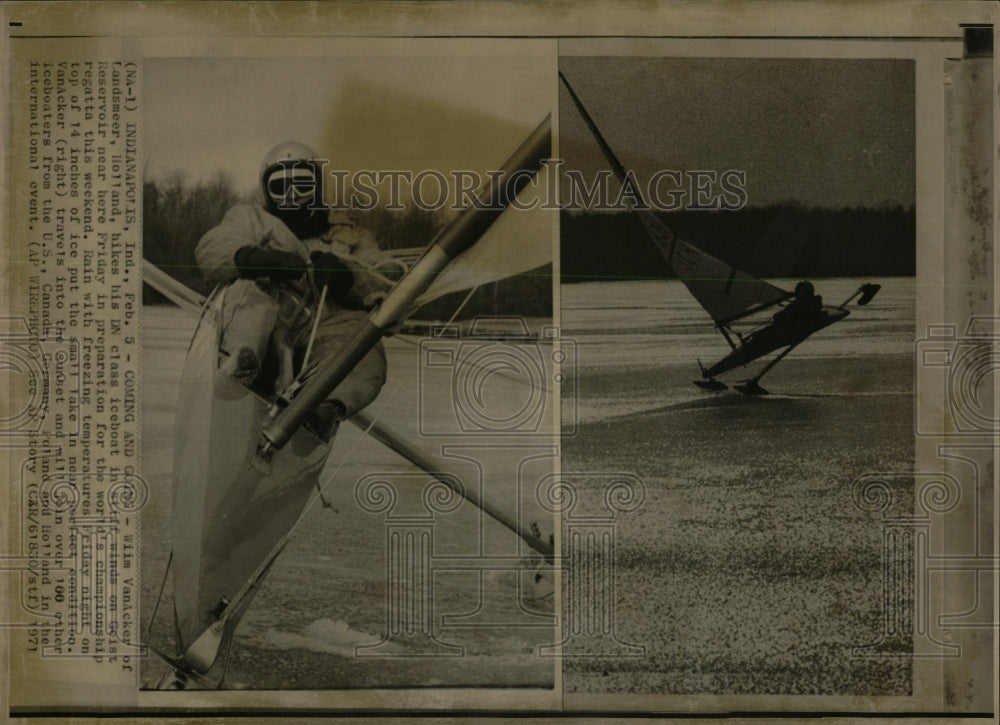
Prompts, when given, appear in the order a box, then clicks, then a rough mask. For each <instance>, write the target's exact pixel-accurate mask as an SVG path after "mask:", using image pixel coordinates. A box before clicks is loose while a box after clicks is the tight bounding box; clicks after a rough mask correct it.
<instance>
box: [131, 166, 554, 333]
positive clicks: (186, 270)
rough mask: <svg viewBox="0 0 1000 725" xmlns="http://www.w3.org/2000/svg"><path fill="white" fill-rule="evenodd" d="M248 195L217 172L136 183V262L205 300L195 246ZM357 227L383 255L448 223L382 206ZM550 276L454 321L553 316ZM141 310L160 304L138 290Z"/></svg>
mask: <svg viewBox="0 0 1000 725" xmlns="http://www.w3.org/2000/svg"><path fill="white" fill-rule="evenodd" d="M255 196H256V194H255V192H252V193H249V194H240V193H238V192H237V191H236V188H235V184H234V182H233V178H232V176H231V175H229V174H228V173H225V172H221V171H220V172H217V173H216V174H215V175H213V176H211V177H209V178H208V179H207V180H200V181H198V182H196V183H191V182H189V181H188V180H187V179H186V178H185V177H184V176H183V175H182V174H172V175H170V176H168V177H166V178H165V179H161V180H150V179H147V180H146V181H145V182H144V183H143V197H142V211H143V227H142V229H143V231H142V236H143V240H142V241H143V256H144V257H145V258H146V259H147V260H149V261H150V262H152V263H153V264H155V265H157V266H158V267H160V268H162V269H163V270H164V271H165V272H167V273H168V274H170V275H171V276H172V277H174V278H175V279H176V280H178V281H179V282H182V283H183V284H185V285H187V286H188V287H191V288H192V289H195V290H197V291H198V292H200V293H201V294H208V293H209V292H210V291H211V289H210V285H209V284H208V283H207V282H206V281H205V279H204V277H203V276H202V274H201V271H200V269H199V268H198V264H197V262H196V260H195V256H194V250H195V247H196V246H197V244H198V240H199V239H201V237H202V235H203V234H205V232H207V231H208V230H209V229H211V228H212V227H214V226H215V225H216V224H218V223H219V222H220V221H222V217H223V216H225V214H226V212H227V211H228V210H229V209H230V208H231V207H232V206H233V205H235V204H237V203H239V202H248V203H256V202H257V200H256V198H255ZM358 216H359V219H360V222H361V224H362V225H363V226H364V227H366V228H368V229H369V230H371V232H372V233H373V234H374V235H375V238H376V239H378V240H379V244H380V245H381V246H382V248H383V249H405V248H412V247H425V246H426V245H427V244H429V243H430V241H431V240H432V239H433V238H434V235H435V234H437V232H438V231H439V230H440V229H441V228H442V227H443V226H444V225H445V224H446V223H447V221H448V218H446V217H445V216H444V215H443V214H441V213H439V212H437V211H432V210H427V209H421V208H419V207H417V206H415V205H412V206H409V207H407V208H406V209H404V210H387V209H385V208H383V207H378V208H375V209H372V210H371V211H366V212H363V213H360V214H359V215H358ZM551 275H552V270H551V266H548V267H546V268H544V269H541V270H534V271H533V272H531V273H528V274H525V275H521V276H517V277H511V278H508V279H504V280H500V281H498V282H494V283H491V284H487V285H483V286H482V287H480V288H479V289H477V290H476V291H475V292H474V293H473V294H472V296H471V297H470V299H469V300H468V301H467V302H466V303H465V304H464V305H463V306H462V308H461V312H460V314H459V317H460V318H469V317H473V316H476V315H510V314H520V315H526V316H529V317H550V316H551V315H552V276H551ZM467 295H468V292H457V293H454V294H451V295H445V296H443V297H440V298H438V299H436V300H433V301H431V302H429V303H428V304H426V305H424V306H423V307H422V308H421V309H420V310H419V311H418V313H417V315H416V316H417V317H418V318H421V319H427V320H447V319H450V318H451V317H452V314H453V313H454V311H455V310H456V309H458V307H459V305H460V304H461V303H462V301H463V300H464V299H465V297H466V296H467ZM143 302H144V303H145V304H162V303H166V302H167V300H166V298H164V297H163V296H162V295H160V294H159V293H158V292H157V291H156V290H154V289H153V288H151V287H150V286H149V285H144V286H143Z"/></svg>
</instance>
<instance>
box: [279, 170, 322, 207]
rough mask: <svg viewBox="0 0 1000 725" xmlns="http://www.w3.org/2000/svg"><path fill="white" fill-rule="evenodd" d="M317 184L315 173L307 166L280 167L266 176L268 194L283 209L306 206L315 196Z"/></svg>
mask: <svg viewBox="0 0 1000 725" xmlns="http://www.w3.org/2000/svg"><path fill="white" fill-rule="evenodd" d="M318 186H319V184H318V182H317V180H316V174H315V173H314V172H313V170H312V169H309V168H302V167H282V168H278V169H275V170H274V171H272V172H271V174H270V176H268V177H267V193H268V196H270V197H271V201H273V202H274V203H275V204H276V205H278V206H279V207H282V208H285V209H287V208H296V209H301V208H302V207H305V206H307V205H308V204H309V203H310V202H311V201H312V200H313V198H314V197H315V196H316V191H317V187H318Z"/></svg>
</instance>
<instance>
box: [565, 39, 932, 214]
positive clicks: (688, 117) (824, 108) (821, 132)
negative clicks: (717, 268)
mask: <svg viewBox="0 0 1000 725" xmlns="http://www.w3.org/2000/svg"><path fill="white" fill-rule="evenodd" d="M559 64H560V69H561V70H562V71H563V72H564V73H565V75H566V77H567V79H568V80H569V82H570V84H571V85H572V86H573V88H574V90H575V91H576V93H577V95H578V96H579V97H580V98H581V100H582V101H583V104H584V105H585V106H586V107H587V109H588V111H589V112H590V114H591V116H592V117H593V118H594V121H595V123H596V124H597V126H598V128H599V129H600V130H601V132H602V133H603V134H604V136H605V138H606V139H607V141H608V143H609V145H610V146H611V147H612V149H613V150H614V151H615V153H616V154H617V155H618V157H619V159H620V160H621V161H622V163H623V165H624V166H625V167H626V168H631V169H633V170H634V171H636V173H637V175H638V176H639V177H640V178H648V177H649V176H650V175H651V174H653V173H654V172H655V171H656V170H658V169H677V170H682V171H683V170H689V169H706V170H717V171H719V172H722V171H724V170H727V169H740V170H745V171H746V175H747V182H746V191H747V205H748V206H766V205H768V204H773V203H784V202H797V203H800V204H804V205H806V206H827V207H834V208H837V207H844V206H847V207H852V206H870V207H880V206H886V205H888V206H892V205H896V204H902V205H903V206H910V205H913V204H914V184H915V148H914V143H915V141H914V138H915V137H914V123H915V120H914V113H915V96H914V88H915V77H914V73H915V69H914V65H913V62H912V61H908V60H853V59H851V60H843V59H811V60H806V59H767V58H746V59H743V58H651V57H625V58H608V57H570V58H561V59H560V62H559ZM559 103H560V149H561V155H562V156H563V157H564V158H565V159H566V163H567V167H569V168H573V167H578V168H581V169H582V170H585V171H586V170H590V169H593V168H597V167H598V166H602V167H606V166H607V165H606V164H605V163H604V160H603V157H601V156H600V152H599V150H597V147H596V145H595V144H594V143H593V141H592V140H591V137H590V134H589V132H588V130H587V128H586V126H584V124H583V121H582V120H581V119H580V117H579V115H578V114H577V112H576V110H575V109H574V108H573V106H572V103H571V101H570V98H569V96H568V94H566V93H565V91H563V90H560V96H559Z"/></svg>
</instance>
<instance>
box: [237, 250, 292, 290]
mask: <svg viewBox="0 0 1000 725" xmlns="http://www.w3.org/2000/svg"><path fill="white" fill-rule="evenodd" d="M233 262H234V263H235V264H236V269H237V271H238V272H239V275H240V277H242V278H244V279H257V278H259V277H269V278H270V279H271V281H272V282H281V281H288V280H294V279H298V278H299V277H301V276H302V274H303V273H304V272H305V267H306V263H305V260H303V259H302V257H300V256H299V255H297V254H293V253H291V252H283V251H281V250H280V249H264V248H263V247H252V246H251V247H241V248H240V249H238V250H236V254H234V255H233Z"/></svg>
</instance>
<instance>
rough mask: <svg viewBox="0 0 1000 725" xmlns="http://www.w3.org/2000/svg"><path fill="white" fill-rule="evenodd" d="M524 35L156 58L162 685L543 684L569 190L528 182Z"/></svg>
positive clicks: (150, 353) (534, 141)
mask: <svg viewBox="0 0 1000 725" xmlns="http://www.w3.org/2000/svg"><path fill="white" fill-rule="evenodd" d="M518 49H520V50H525V51H528V52H527V53H521V54H520V55H515V54H514V52H513V48H510V47H508V48H501V47H499V46H498V53H497V55H490V54H488V53H484V54H483V55H482V56H481V57H467V56H464V57H462V63H461V64H460V65H459V64H456V62H455V58H454V57H449V56H447V55H438V56H435V55H424V57H419V58H414V57H404V58H399V57H392V56H391V55H384V56H382V57H378V56H375V57H372V56H367V57H331V58H317V57H307V58H294V57H292V58H283V57H273V58H252V59H245V58H191V59H153V60H148V61H147V62H146V63H145V64H144V102H145V105H144V114H145V116H144V119H145V123H144V150H145V157H144V159H145V162H144V178H143V185H144V186H143V254H144V258H145V260H147V266H146V271H145V277H144V281H145V282H146V283H147V288H146V293H145V296H144V300H143V301H144V308H143V311H144V316H145V317H144V322H145V324H144V337H143V343H144V348H143V350H144V365H143V373H144V376H145V378H144V380H145V384H144V388H143V390H144V395H143V405H144V415H143V421H144V427H143V451H144V456H145V463H144V472H145V475H146V478H147V481H148V482H149V484H150V487H151V489H152V490H153V492H154V493H153V495H152V497H151V500H150V502H149V504H148V507H147V509H146V515H145V517H144V520H143V529H142V534H143V539H142V543H143V551H144V552H146V556H144V558H143V597H144V600H143V604H144V606H143V612H144V613H145V612H148V613H151V614H150V616H151V619H149V620H148V621H149V625H150V626H151V629H150V630H149V632H150V634H149V643H150V647H151V648H154V652H155V654H157V655H158V656H159V660H158V661H157V660H155V659H154V660H151V661H150V662H148V663H147V665H146V666H145V667H144V671H145V670H148V671H149V672H150V674H151V679H150V680H149V681H148V682H146V683H144V684H145V685H147V686H148V687H150V688H159V689H182V688H195V689H205V688H209V689H217V688H223V689H225V688H230V689H231V688H252V689H275V688H283V689H286V688H287V689H314V690H315V689H352V688H355V689H356V688H378V687H397V688H398V687H428V686H437V687H442V686H453V687H454V686H461V687H469V686H480V687H522V688H525V687H527V688H546V689H549V690H551V688H552V687H553V683H554V664H553V660H552V659H547V660H546V659H540V658H538V657H537V656H536V653H535V649H536V648H537V646H538V645H539V644H546V643H552V642H553V641H554V638H555V634H554V633H555V631H556V630H555V628H554V627H555V621H556V620H555V616H554V611H553V596H552V593H553V590H552V583H551V573H549V572H546V571H545V570H546V569H549V570H550V569H551V563H552V549H551V547H552V544H553V532H554V516H553V514H552V513H551V512H547V511H546V510H544V509H542V508H540V507H539V506H538V505H537V504H536V503H535V502H534V488H535V484H536V482H537V480H539V479H541V478H544V476H545V475H546V474H549V473H551V471H552V470H553V467H554V463H555V457H556V455H557V453H558V449H557V447H556V446H555V433H554V430H555V413H556V411H555V408H554V406H553V404H552V402H551V400H550V398H551V396H552V395H553V385H554V382H553V373H552V367H553V365H552V361H551V358H552V340H551V339H548V338H547V337H546V331H549V330H551V329H552V307H551V299H552V274H551V259H552V250H553V242H554V239H553V234H552V230H553V228H554V227H553V223H552V222H553V216H554V212H553V211H552V210H551V209H550V210H546V209H543V208H541V204H528V203H525V199H526V197H524V196H521V197H518V194H519V192H520V191H521V190H522V188H523V187H528V189H527V192H531V191H532V189H533V188H534V187H533V186H530V185H529V182H532V184H537V179H535V175H536V174H537V172H538V171H539V169H540V168H541V160H542V159H545V158H549V157H550V156H551V127H550V124H551V119H550V107H551V96H552V93H551V89H552V88H553V85H552V75H551V74H548V75H546V76H543V75H542V74H541V73H540V72H539V71H538V67H539V64H540V63H541V65H542V66H543V67H544V65H545V63H544V60H543V59H540V58H539V57H538V55H537V46H536V47H535V48H532V47H531V46H530V44H528V45H525V44H521V45H520V46H519V48H518ZM424 52H425V53H426V51H424ZM286 79H307V80H308V82H307V83H304V84H303V83H299V82H296V83H284V81H285V80H286ZM192 107H194V108H198V109H199V111H198V113H197V115H196V116H194V117H193V118H192V116H191V115H190V109H191V108H192ZM248 111H252V113H250V114H248V113H247V112H248ZM496 172H503V173H496ZM490 174H493V175H492V176H491V175H490ZM517 174H520V176H519V177H518V176H517ZM519 179H520V181H519ZM384 180H385V181H384ZM456 180H459V181H460V182H461V183H462V184H463V186H462V187H461V188H460V187H458V186H456ZM383 182H384V183H383ZM527 192H526V193H527ZM473 194H480V195H482V201H484V202H486V203H480V200H478V199H477V198H474V197H473ZM511 202H513V203H514V204H516V205H517V206H518V208H517V209H514V208H511V209H507V207H508V206H510V204H511ZM532 206H533V207H535V208H530V207H532ZM480 245H482V247H480ZM427 250H429V251H427ZM463 252H466V254H465V255H464V256H463V255H462V253H463ZM473 255H478V256H473ZM455 257H460V259H457V260H456V261H455V262H454V264H451V259H452V258H455ZM504 257H506V259H507V261H506V262H504V261H502V260H503V258H504ZM316 391H319V392H316ZM347 421H351V422H353V423H354V424H355V425H351V424H350V423H348V422H347ZM540 572H541V573H540ZM153 674H156V677H152V675H153Z"/></svg>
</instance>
